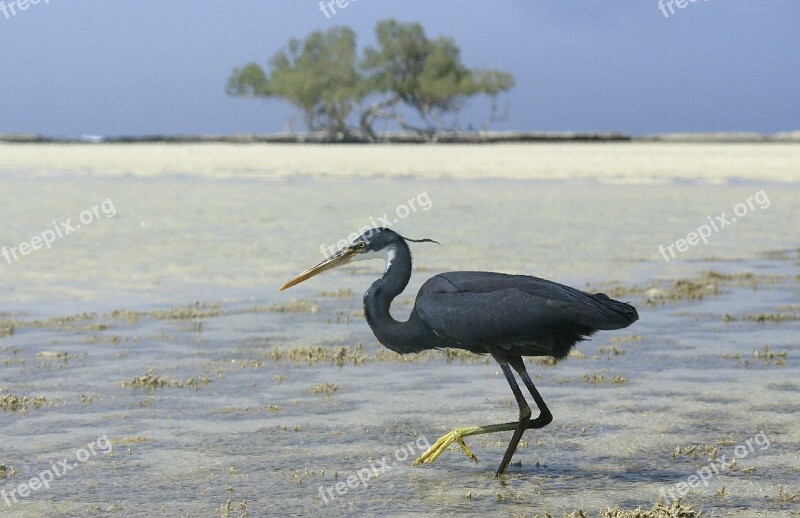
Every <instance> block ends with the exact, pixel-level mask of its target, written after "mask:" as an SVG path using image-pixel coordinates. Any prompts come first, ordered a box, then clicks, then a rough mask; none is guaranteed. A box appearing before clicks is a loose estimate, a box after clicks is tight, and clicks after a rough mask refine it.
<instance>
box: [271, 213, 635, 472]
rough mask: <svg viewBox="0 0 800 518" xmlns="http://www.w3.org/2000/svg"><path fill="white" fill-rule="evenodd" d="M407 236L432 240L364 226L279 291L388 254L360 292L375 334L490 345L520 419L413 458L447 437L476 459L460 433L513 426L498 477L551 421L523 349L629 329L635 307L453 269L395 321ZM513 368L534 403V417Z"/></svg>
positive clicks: (431, 282)
mask: <svg viewBox="0 0 800 518" xmlns="http://www.w3.org/2000/svg"><path fill="white" fill-rule="evenodd" d="M409 242H412V243H424V242H430V243H437V242H436V241H434V240H432V239H409V238H407V237H403V236H401V235H400V234H398V233H397V232H395V231H393V230H391V229H389V228H384V227H379V228H374V229H370V230H368V231H367V232H365V233H363V234H362V235H361V236H359V237H358V238H357V239H355V240H354V241H352V242H351V243H350V244H349V245H347V246H345V247H343V248H341V249H340V250H339V251H337V252H336V253H334V254H333V255H331V256H330V257H327V258H326V259H325V260H323V261H321V262H319V263H318V264H316V265H314V266H312V267H311V268H309V269H307V270H305V271H304V272H302V273H300V274H298V275H296V276H295V277H293V278H292V279H290V280H288V281H287V282H286V283H284V284H283V285H282V286H281V287H280V288H278V291H283V290H285V289H287V288H290V287H292V286H295V285H296V284H299V283H301V282H303V281H306V280H308V279H310V278H311V277H314V276H315V275H318V274H320V273H322V272H325V271H327V270H330V269H332V268H336V267H338V266H342V265H345V264H348V263H350V262H353V261H359V260H366V259H375V258H380V259H383V260H385V261H386V266H385V269H384V272H383V275H382V276H381V277H380V278H379V279H378V280H376V281H375V282H374V283H372V285H371V286H370V287H369V289H368V290H367V292H366V293H365V294H364V316H365V318H366V320H367V324H368V325H369V327H370V328H371V329H372V332H373V333H374V334H375V337H376V338H377V339H378V341H379V342H380V343H381V344H383V345H384V346H386V347H387V348H388V349H390V350H392V351H395V352H397V353H399V354H409V353H417V352H420V351H425V350H430V349H443V348H453V349H463V350H466V351H469V352H472V353H476V354H489V355H491V356H492V358H494V359H495V361H497V363H498V364H499V365H500V368H501V369H502V371H503V374H504V375H505V378H506V380H508V384H509V386H510V387H511V391H512V392H513V393H514V398H515V399H516V400H517V405H518V406H519V419H518V420H517V421H514V422H509V423H501V424H491V425H484V426H467V427H459V428H455V429H454V430H452V431H451V432H449V433H447V434H445V435H443V436H442V437H441V438H440V439H439V440H437V441H436V442H435V443H434V444H433V445H432V446H431V447H430V448H429V449H428V450H426V451H425V452H424V453H423V454H422V455H421V456H420V457H419V458H417V459H416V460H415V461H414V465H417V464H423V463H431V462H433V461H435V460H436V459H437V458H438V457H439V456H440V455H441V454H442V452H444V451H445V450H446V449H447V448H448V447H449V446H450V445H452V444H453V443H456V444H458V445H459V446H460V447H461V449H462V450H463V452H464V454H465V455H466V456H467V457H468V458H469V459H471V460H473V461H475V462H477V458H476V457H475V455H473V453H472V452H471V451H470V449H469V448H468V447H467V445H466V443H465V442H464V438H465V437H469V436H473V435H479V434H489V433H496V432H503V431H512V430H513V432H514V433H513V435H512V436H511V441H510V442H509V444H508V447H507V448H506V452H505V455H503V460H502V461H501V463H500V467H499V468H498V469H497V472H496V476H500V475H502V474H503V473H505V471H506V468H507V467H508V465H509V463H510V462H511V457H512V456H513V455H514V452H515V451H516V449H517V445H518V444H519V441H520V439H521V438H522V434H523V433H524V432H525V430H528V429H540V428H544V427H545V426H547V425H548V424H550V423H551V422H552V421H553V414H552V413H551V412H550V410H549V409H548V408H547V405H546V404H545V402H544V399H543V398H542V396H541V395H540V394H539V391H538V390H537V389H536V386H534V384H533V381H532V380H531V377H530V376H529V375H528V371H527V369H526V368H525V363H524V362H523V357H524V356H534V357H535V356H549V357H552V358H554V359H556V360H561V359H564V358H566V357H567V355H569V352H570V350H571V349H572V348H573V347H574V346H575V344H576V343H578V342H580V341H583V340H585V339H586V338H588V337H589V336H591V335H593V334H594V333H596V332H597V331H601V330H615V329H623V328H626V327H628V326H630V325H631V324H633V323H634V322H636V321H637V320H638V319H639V315H638V313H637V312H636V308H634V307H633V306H631V305H629V304H626V303H624V302H619V301H617V300H614V299H612V298H610V297H608V296H607V295H605V294H603V293H595V294H590V293H586V292H583V291H580V290H577V289H575V288H571V287H569V286H565V285H563V284H559V283H556V282H553V281H548V280H545V279H540V278H538V277H532V276H528V275H511V274H505V273H496V272H470V271H454V272H445V273H440V274H438V275H435V276H433V277H431V278H430V279H428V280H427V281H425V283H424V284H423V285H422V286H421V287H420V289H419V292H418V293H417V298H416V301H415V302H414V307H413V309H412V310H411V314H410V316H409V318H408V320H406V321H405V322H402V321H398V320H395V319H394V318H393V317H392V315H391V313H390V307H391V304H392V300H394V298H395V297H397V296H398V295H400V293H402V292H403V290H404V289H405V288H406V286H407V285H408V281H409V280H410V278H411V264H412V263H411V262H412V259H411V250H410V248H409V246H408V243H409ZM512 369H513V371H516V372H517V374H518V375H519V377H520V378H521V379H522V381H523V383H524V384H525V386H526V387H527V389H528V391H529V392H530V393H531V396H532V397H533V401H534V402H535V403H536V406H537V407H538V409H539V415H538V416H537V417H536V418H535V419H533V418H532V413H531V409H530V407H529V406H528V403H527V402H526V400H525V397H524V396H523V394H522V391H521V390H520V388H519V385H518V384H517V381H516V378H515V377H514V372H513V371H512Z"/></svg>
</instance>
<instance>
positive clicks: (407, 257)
mask: <svg viewBox="0 0 800 518" xmlns="http://www.w3.org/2000/svg"><path fill="white" fill-rule="evenodd" d="M386 253H387V258H386V271H384V272H383V275H382V276H381V278H380V279H378V280H377V281H375V282H373V283H372V286H370V288H369V290H367V293H366V294H364V314H365V316H366V317H367V321H369V320H370V318H375V319H376V322H377V321H381V320H385V319H389V320H391V321H392V322H396V321H395V320H394V319H393V318H392V316H391V314H389V308H390V306H391V305H392V300H394V298H395V297H397V296H398V295H400V294H401V293H402V292H403V290H404V289H405V288H406V286H407V285H408V280H409V279H410V278H411V251H410V250H409V249H408V245H406V244H405V243H403V242H400V243H398V244H396V245H393V246H391V247H390V248H388V249H387V252H386Z"/></svg>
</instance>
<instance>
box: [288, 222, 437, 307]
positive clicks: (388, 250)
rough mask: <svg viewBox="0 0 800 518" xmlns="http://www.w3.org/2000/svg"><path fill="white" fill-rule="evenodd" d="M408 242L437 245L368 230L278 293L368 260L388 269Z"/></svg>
mask: <svg viewBox="0 0 800 518" xmlns="http://www.w3.org/2000/svg"><path fill="white" fill-rule="evenodd" d="M406 241H413V242H415V243H436V241H434V240H432V239H408V238H406V237H403V236H401V235H400V234H398V233H397V232H395V231H394V230H391V229H388V228H383V227H379V228H373V229H370V230H367V231H366V232H364V233H363V234H361V235H360V236H358V238H356V239H355V240H354V241H353V242H352V243H350V244H349V245H347V246H346V247H344V248H342V249H341V250H339V251H338V252H336V253H335V254H333V255H332V256H330V257H327V258H325V260H324V261H321V262H319V263H317V264H315V265H314V266H312V267H311V268H309V269H308V270H306V271H304V272H302V273H299V274H297V275H295V276H294V277H292V278H291V279H289V280H288V281H286V282H285V283H284V284H283V286H281V287H280V288H278V291H283V290H285V289H286V288H291V287H292V286H294V285H296V284H300V283H301V282H303V281H305V280H308V279H310V278H311V277H314V276H315V275H318V274H320V273H322V272H324V271H327V270H330V269H333V268H336V267H337V266H342V265H345V264H348V263H351V262H353V261H363V260H367V259H385V260H386V262H387V265H386V267H387V269H388V267H389V265H391V262H392V259H393V258H394V254H395V250H397V247H398V246H404V247H407V245H406Z"/></svg>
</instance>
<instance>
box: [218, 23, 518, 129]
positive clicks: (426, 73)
mask: <svg viewBox="0 0 800 518" xmlns="http://www.w3.org/2000/svg"><path fill="white" fill-rule="evenodd" d="M375 32H376V36H377V41H378V46H377V48H367V49H366V50H365V51H364V57H363V59H362V60H361V61H360V62H359V60H358V57H357V48H356V35H355V33H354V32H353V31H352V30H351V29H349V28H346V27H334V28H331V29H329V30H328V31H325V32H322V31H315V32H313V33H311V34H310V35H309V36H308V37H307V38H306V39H305V40H304V41H302V42H301V41H299V40H296V39H292V40H290V41H289V43H288V44H287V46H286V48H284V49H282V50H280V51H279V52H278V53H277V54H275V56H273V57H272V59H271V60H270V62H269V74H266V73H265V72H264V70H263V69H262V68H261V67H260V65H258V64H256V63H249V64H247V65H245V66H244V67H242V68H236V69H234V71H233V73H232V75H231V77H230V79H229V80H228V85H227V88H226V91H227V93H228V94H229V95H233V96H240V97H268V98H269V97H277V98H281V99H285V100H287V101H289V102H291V103H292V104H294V105H295V106H297V107H298V108H300V109H301V110H302V111H303V113H304V116H305V121H306V125H307V126H308V129H309V130H311V131H318V130H324V131H326V132H327V134H328V136H329V138H337V137H339V138H342V137H344V138H347V137H349V136H351V134H352V130H351V128H350V126H349V125H348V122H347V121H348V119H349V117H350V116H351V115H352V114H354V113H355V112H356V111H360V117H359V126H360V130H361V134H362V137H364V138H372V139H375V138H377V137H376V135H375V132H374V131H373V124H374V122H375V120H376V119H378V118H386V119H390V120H394V121H395V122H397V123H398V124H399V125H400V127H402V128H404V129H406V130H410V131H414V132H416V133H418V134H422V135H426V136H428V137H431V136H433V135H435V134H436V133H437V132H441V131H443V130H444V129H445V128H444V125H445V119H446V117H447V116H452V117H453V118H454V120H455V116H457V114H458V112H459V111H460V110H461V109H462V108H463V106H464V103H465V102H466V100H467V99H468V98H470V97H473V96H475V95H479V94H484V95H488V96H490V97H491V99H492V112H493V113H492V115H491V116H490V119H489V120H492V119H493V118H495V119H496V114H495V112H496V98H497V96H498V95H499V94H500V93H502V92H506V91H508V90H510V89H511V88H513V86H514V78H513V76H512V75H511V74H509V73H506V72H501V71H497V70H471V69H469V68H468V67H467V66H465V65H464V64H463V63H462V61H461V55H460V50H459V48H458V46H457V45H456V43H455V42H454V41H453V40H452V39H451V38H446V37H439V38H436V39H433V40H431V39H429V38H428V37H427V36H426V35H425V31H424V30H423V28H422V26H421V25H420V24H418V23H409V24H403V23H399V22H397V21H395V20H385V21H382V22H379V23H378V25H377V27H376V29H375ZM367 98H369V99H370V100H371V101H372V104H371V105H370V106H369V107H367V108H365V109H364V108H362V107H361V105H362V102H363V101H364V100H365V99H367ZM403 106H405V107H408V108H411V109H412V110H413V111H414V112H415V113H416V115H417V116H418V117H419V119H420V120H421V121H422V124H423V126H421V127H420V126H415V125H412V124H410V123H408V122H407V121H406V120H405V118H404V117H403V116H402V112H401V111H400V109H401V108H402V107H403ZM454 126H455V124H454Z"/></svg>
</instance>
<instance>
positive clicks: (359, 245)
mask: <svg viewBox="0 0 800 518" xmlns="http://www.w3.org/2000/svg"><path fill="white" fill-rule="evenodd" d="M356 248H357V249H359V250H364V249H365V248H367V244H366V243H365V242H363V241H359V242H358V244H356Z"/></svg>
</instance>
